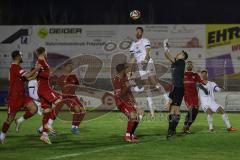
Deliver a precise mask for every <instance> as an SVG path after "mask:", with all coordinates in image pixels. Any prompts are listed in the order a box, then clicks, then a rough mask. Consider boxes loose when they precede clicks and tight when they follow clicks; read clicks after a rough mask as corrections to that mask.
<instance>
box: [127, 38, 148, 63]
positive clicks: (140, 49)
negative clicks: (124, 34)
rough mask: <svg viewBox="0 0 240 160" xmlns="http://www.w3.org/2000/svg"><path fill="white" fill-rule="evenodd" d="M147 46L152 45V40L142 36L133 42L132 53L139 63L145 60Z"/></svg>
mask: <svg viewBox="0 0 240 160" xmlns="http://www.w3.org/2000/svg"><path fill="white" fill-rule="evenodd" d="M147 48H151V45H150V41H149V40H148V39H146V38H141V39H140V40H138V41H137V42H135V41H134V42H132V44H131V47H130V53H131V54H133V55H134V57H135V59H136V61H137V63H141V61H143V60H145V57H146V54H147V52H146V49H147Z"/></svg>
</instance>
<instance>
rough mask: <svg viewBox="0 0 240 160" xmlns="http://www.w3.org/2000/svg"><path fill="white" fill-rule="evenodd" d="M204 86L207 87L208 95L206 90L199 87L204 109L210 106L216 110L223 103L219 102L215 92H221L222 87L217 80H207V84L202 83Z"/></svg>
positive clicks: (201, 103)
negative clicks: (216, 99)
mask: <svg viewBox="0 0 240 160" xmlns="http://www.w3.org/2000/svg"><path fill="white" fill-rule="evenodd" d="M202 85H203V87H204V88H206V89H207V91H208V95H206V94H205V92H204V91H202V90H201V89H198V95H199V100H200V105H201V107H202V109H203V110H204V111H206V110H207V109H208V108H210V109H211V110H212V111H213V112H216V111H217V109H218V108H219V107H221V105H219V104H217V103H216V101H215V98H214V92H219V91H220V90H221V89H220V88H219V87H218V85H217V84H216V83H215V82H211V81H207V84H205V85H204V84H202Z"/></svg>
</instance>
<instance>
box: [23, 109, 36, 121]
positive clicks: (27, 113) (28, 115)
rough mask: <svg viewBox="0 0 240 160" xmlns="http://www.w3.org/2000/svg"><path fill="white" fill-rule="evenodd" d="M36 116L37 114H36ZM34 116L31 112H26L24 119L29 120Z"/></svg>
mask: <svg viewBox="0 0 240 160" xmlns="http://www.w3.org/2000/svg"><path fill="white" fill-rule="evenodd" d="M34 114H35V113H34ZM34 114H32V113H31V112H30V111H29V110H26V111H25V113H24V115H23V118H24V119H28V118H31V117H32V116H33V115H34Z"/></svg>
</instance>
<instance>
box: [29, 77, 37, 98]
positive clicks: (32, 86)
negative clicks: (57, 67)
mask: <svg viewBox="0 0 240 160" xmlns="http://www.w3.org/2000/svg"><path fill="white" fill-rule="evenodd" d="M28 93H29V96H30V97H31V98H32V99H33V100H34V101H39V97H38V82H37V80H36V79H34V80H31V81H29V82H28Z"/></svg>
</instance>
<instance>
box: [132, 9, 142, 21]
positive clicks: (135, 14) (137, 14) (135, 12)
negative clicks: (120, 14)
mask: <svg viewBox="0 0 240 160" xmlns="http://www.w3.org/2000/svg"><path fill="white" fill-rule="evenodd" d="M140 17H141V12H140V11H139V10H133V11H132V12H130V18H131V19H132V20H137V19H139V18H140Z"/></svg>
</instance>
